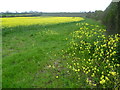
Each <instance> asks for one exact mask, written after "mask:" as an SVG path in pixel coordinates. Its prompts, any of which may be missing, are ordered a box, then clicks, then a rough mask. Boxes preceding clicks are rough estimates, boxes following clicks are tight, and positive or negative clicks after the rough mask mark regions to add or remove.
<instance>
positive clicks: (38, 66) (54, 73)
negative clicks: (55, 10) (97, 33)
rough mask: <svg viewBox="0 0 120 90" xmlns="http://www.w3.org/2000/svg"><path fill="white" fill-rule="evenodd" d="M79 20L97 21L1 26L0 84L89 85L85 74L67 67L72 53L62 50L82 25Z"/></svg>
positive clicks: (84, 86)
mask: <svg viewBox="0 0 120 90" xmlns="http://www.w3.org/2000/svg"><path fill="white" fill-rule="evenodd" d="M79 23H80V24H82V23H89V24H91V25H100V24H99V23H98V22H96V21H93V20H91V19H85V20H84V21H72V22H65V23H57V24H48V25H38V24H37V25H36V24H34V25H29V26H15V27H4V28H3V30H2V31H3V33H2V36H3V54H2V57H3V61H2V87H3V88H91V86H89V85H88V83H86V78H88V75H86V74H85V73H83V71H80V72H74V71H73V70H71V69H69V68H68V63H69V65H72V66H74V65H73V64H74V63H73V62H72V60H74V58H75V57H72V58H71V56H70V57H69V55H68V54H69V53H68V52H62V51H63V50H64V51H67V49H68V48H70V47H69V43H70V42H71V39H73V37H72V33H73V32H75V31H79V30H80V28H81V26H79V25H77V24H79ZM100 26H101V28H103V27H104V26H102V25H100ZM83 28H84V26H83ZM91 29H92V28H90V30H91ZM94 39H96V37H94ZM78 41H79V40H78ZM89 41H90V40H88V42H89ZM68 51H69V50H68ZM73 51H74V50H73ZM69 52H70V53H72V51H69ZM83 58H87V57H86V56H85V57H83ZM75 63H76V62H75ZM81 65H82V64H81ZM78 75H79V77H80V78H78Z"/></svg>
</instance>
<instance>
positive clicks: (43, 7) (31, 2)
mask: <svg viewBox="0 0 120 90" xmlns="http://www.w3.org/2000/svg"><path fill="white" fill-rule="evenodd" d="M111 1H112V0H1V2H0V12H5V11H10V12H15V11H18V12H24V11H39V12H80V11H95V10H105V9H106V7H107V6H108V5H109V4H110V3H111Z"/></svg>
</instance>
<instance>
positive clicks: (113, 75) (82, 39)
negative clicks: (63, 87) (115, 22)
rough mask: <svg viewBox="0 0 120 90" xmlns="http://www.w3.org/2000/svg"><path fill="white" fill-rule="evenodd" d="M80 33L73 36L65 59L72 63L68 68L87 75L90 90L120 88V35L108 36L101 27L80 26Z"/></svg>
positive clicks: (77, 31) (81, 24) (78, 76)
mask: <svg viewBox="0 0 120 90" xmlns="http://www.w3.org/2000/svg"><path fill="white" fill-rule="evenodd" d="M76 25H77V26H78V25H79V26H80V28H79V30H76V31H74V32H73V33H71V37H72V38H71V39H70V43H69V44H68V47H69V48H68V49H66V50H64V51H63V52H64V53H65V54H64V55H63V58H65V59H68V63H67V68H68V69H69V70H72V71H73V72H75V73H77V76H76V77H77V78H78V80H79V78H81V76H80V73H84V74H85V75H86V83H87V85H88V86H89V87H102V88H116V87H120V77H119V76H120V72H119V69H120V61H119V60H120V51H119V47H120V35H119V34H115V35H109V36H106V35H105V32H106V30H105V29H103V28H101V27H100V26H99V25H91V24H89V23H77V24H76Z"/></svg>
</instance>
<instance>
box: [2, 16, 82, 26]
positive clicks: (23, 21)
mask: <svg viewBox="0 0 120 90" xmlns="http://www.w3.org/2000/svg"><path fill="white" fill-rule="evenodd" d="M80 20H84V19H83V18H80V17H10V18H2V25H3V27H14V26H21V25H23V26H24V25H27V26H28V25H35V24H38V25H48V24H58V23H66V22H73V21H80Z"/></svg>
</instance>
